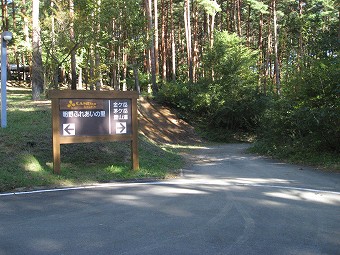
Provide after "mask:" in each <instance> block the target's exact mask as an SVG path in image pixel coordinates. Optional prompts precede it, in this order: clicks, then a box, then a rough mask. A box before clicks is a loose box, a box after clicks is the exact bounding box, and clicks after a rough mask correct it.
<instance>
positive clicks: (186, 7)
mask: <svg viewBox="0 0 340 255" xmlns="http://www.w3.org/2000/svg"><path fill="white" fill-rule="evenodd" d="M184 25H185V36H186V42H187V64H188V76H189V81H190V82H193V70H192V69H193V68H192V46H191V24H190V0H185V3H184Z"/></svg>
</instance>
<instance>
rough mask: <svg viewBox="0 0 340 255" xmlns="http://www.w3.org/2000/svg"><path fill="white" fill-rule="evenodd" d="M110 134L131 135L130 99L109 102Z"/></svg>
mask: <svg viewBox="0 0 340 255" xmlns="http://www.w3.org/2000/svg"><path fill="white" fill-rule="evenodd" d="M110 102H111V104H110V109H111V132H112V133H111V134H116V135H119V134H132V125H131V124H132V115H131V99H114V100H110Z"/></svg>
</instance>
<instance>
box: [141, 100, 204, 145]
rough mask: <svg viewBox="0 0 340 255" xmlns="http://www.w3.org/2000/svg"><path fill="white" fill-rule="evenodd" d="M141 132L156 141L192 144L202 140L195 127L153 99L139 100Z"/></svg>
mask: <svg viewBox="0 0 340 255" xmlns="http://www.w3.org/2000/svg"><path fill="white" fill-rule="evenodd" d="M138 115H139V116H138V120H139V132H140V133H141V134H143V135H144V136H146V137H147V138H149V139H150V140H152V141H154V142H156V143H163V144H180V145H189V144H190V145H192V144H197V143H201V142H202V138H201V137H200V136H199V135H198V134H197V133H196V132H195V129H194V128H193V127H192V126H191V125H190V124H188V123H187V122H185V121H184V120H182V119H180V118H179V117H178V116H177V114H176V113H175V111H174V110H172V109H170V108H168V107H165V106H162V105H160V104H158V103H156V102H154V101H153V100H150V99H147V98H145V97H140V98H139V100H138Z"/></svg>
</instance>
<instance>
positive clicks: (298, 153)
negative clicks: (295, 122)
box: [248, 141, 340, 172]
mask: <svg viewBox="0 0 340 255" xmlns="http://www.w3.org/2000/svg"><path fill="white" fill-rule="evenodd" d="M248 151H249V152H250V153H257V154H261V155H267V156H270V157H272V158H275V159H279V160H282V161H285V162H289V163H294V164H302V165H308V166H312V167H316V168H319V169H323V170H328V171H335V172H340V157H339V154H338V153H336V152H334V153H332V152H327V151H314V150H312V149H311V148H305V147H301V146H296V145H295V146H294V145H287V144H282V145H275V144H273V143H266V142H264V141H258V142H255V143H254V145H253V146H252V147H251V148H249V149H248Z"/></svg>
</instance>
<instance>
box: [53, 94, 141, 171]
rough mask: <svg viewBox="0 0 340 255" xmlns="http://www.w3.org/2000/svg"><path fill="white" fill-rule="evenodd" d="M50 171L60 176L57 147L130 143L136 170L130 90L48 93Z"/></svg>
mask: <svg viewBox="0 0 340 255" xmlns="http://www.w3.org/2000/svg"><path fill="white" fill-rule="evenodd" d="M49 97H50V98H51V100H52V132H53V172H54V173H57V174H59V173H60V165H61V163H60V145H61V144H70V143H90V142H99V141H100V142H110V141H131V160H132V168H133V169H134V170H137V169H138V168H139V159H138V123H137V98H138V93H137V92H133V91H84V90H82V91H79V90H78V91H77V90H50V91H49Z"/></svg>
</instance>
